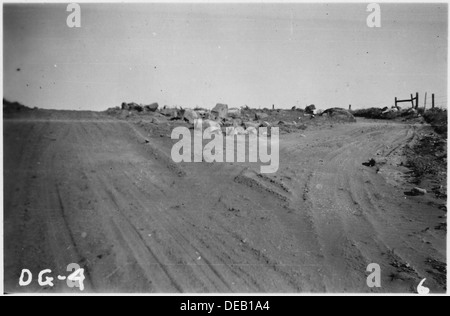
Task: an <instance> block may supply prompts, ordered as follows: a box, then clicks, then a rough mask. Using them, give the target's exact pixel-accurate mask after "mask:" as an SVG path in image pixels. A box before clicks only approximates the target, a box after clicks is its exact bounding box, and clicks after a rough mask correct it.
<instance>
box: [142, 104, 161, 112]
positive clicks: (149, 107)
mask: <svg viewBox="0 0 450 316" xmlns="http://www.w3.org/2000/svg"><path fill="white" fill-rule="evenodd" d="M157 109H158V103H156V102H155V103H152V104H148V105H144V110H145V111H149V112H155V111H156V110H157Z"/></svg>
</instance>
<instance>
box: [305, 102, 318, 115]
mask: <svg viewBox="0 0 450 316" xmlns="http://www.w3.org/2000/svg"><path fill="white" fill-rule="evenodd" d="M305 113H306V114H315V113H316V106H315V105H314V104H310V105H308V106H307V107H306V108H305Z"/></svg>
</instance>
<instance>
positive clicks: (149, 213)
mask: <svg viewBox="0 0 450 316" xmlns="http://www.w3.org/2000/svg"><path fill="white" fill-rule="evenodd" d="M31 112H32V113H34V114H28V113H31ZM31 112H27V116H24V117H22V118H17V117H16V118H15V119H6V120H4V122H3V124H4V197H5V203H4V220H5V223H4V230H5V238H4V239H5V252H4V254H5V291H7V292H16V291H19V292H22V291H32V292H36V291H40V292H54V291H58V292H65V291H78V290H77V289H70V288H68V287H67V285H66V284H65V282H61V281H55V287H52V288H51V287H46V288H42V287H39V286H38V285H37V282H33V283H32V284H31V285H29V286H28V287H19V286H18V278H19V275H20V271H21V269H22V268H27V269H30V270H31V271H32V272H33V275H34V278H35V279H36V278H37V273H38V272H39V271H41V270H43V269H47V268H48V269H51V270H52V271H53V272H52V274H53V275H52V276H54V277H55V276H56V275H58V274H65V275H67V272H66V267H67V265H68V264H69V263H72V262H76V263H78V264H80V265H81V266H82V267H84V268H85V269H86V276H87V279H86V290H87V291H94V292H371V291H375V292H412V291H415V287H416V286H417V285H418V283H419V282H420V280H421V279H423V278H427V281H426V283H425V286H427V287H429V288H430V289H431V292H432V293H433V292H434V293H436V292H443V291H444V287H445V283H443V281H442V280H443V279H442V273H443V272H442V271H443V269H442V264H443V263H444V262H445V261H446V259H445V258H446V254H445V236H446V230H442V229H436V228H435V227H436V226H437V225H439V224H440V223H441V222H442V218H440V217H442V216H444V215H445V211H444V210H443V209H442V205H445V200H443V199H442V198H441V199H439V198H437V197H432V196H428V195H427V196H426V198H424V197H423V196H408V195H405V194H404V192H405V191H407V190H408V189H409V188H410V187H412V186H413V185H412V184H409V183H408V182H407V180H408V179H406V178H405V177H404V176H403V175H404V174H405V172H407V171H408V169H406V167H404V166H403V165H402V164H401V163H400V162H401V159H403V158H402V155H401V151H402V148H403V146H404V145H405V144H408V143H409V142H411V141H413V140H414V137H416V134H417V133H418V131H420V130H421V129H422V127H420V126H412V125H408V124H400V123H386V122H370V121H365V120H358V122H357V123H354V124H339V125H335V126H327V128H319V127H317V128H311V129H307V130H304V131H301V133H302V136H299V133H292V134H286V135H282V137H281V139H280V168H279V170H278V172H277V173H275V174H260V173H259V166H257V165H253V164H248V163H247V164H240V163H213V164H210V163H206V162H201V163H181V164H175V163H173V162H172V160H171V159H170V149H171V146H172V144H173V141H172V140H171V139H170V137H168V136H170V130H171V126H172V125H171V123H170V122H167V123H163V124H156V123H151V122H150V121H146V120H143V121H142V122H141V123H140V124H139V123H133V122H131V121H130V120H127V119H124V120H120V119H116V118H112V117H111V116H107V115H104V114H100V113H92V112H58V111H46V112H41V111H31ZM36 112H39V114H36ZM43 113H44V114H43ZM372 157H375V159H376V160H377V161H383V164H380V165H378V166H377V167H368V166H364V165H362V163H363V162H365V161H368V160H369V159H370V158H372ZM408 186H409V187H408ZM369 263H378V264H379V265H380V266H381V272H382V287H381V288H368V287H367V285H366V277H367V275H368V273H367V272H366V267H367V265H368V264H369Z"/></svg>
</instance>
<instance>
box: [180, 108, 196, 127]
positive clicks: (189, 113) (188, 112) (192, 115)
mask: <svg viewBox="0 0 450 316" xmlns="http://www.w3.org/2000/svg"><path fill="white" fill-rule="evenodd" d="M183 118H184V119H185V120H186V121H188V122H189V123H191V124H194V121H195V120H196V119H198V118H199V115H198V114H197V112H195V111H194V110H192V109H185V110H184V113H183Z"/></svg>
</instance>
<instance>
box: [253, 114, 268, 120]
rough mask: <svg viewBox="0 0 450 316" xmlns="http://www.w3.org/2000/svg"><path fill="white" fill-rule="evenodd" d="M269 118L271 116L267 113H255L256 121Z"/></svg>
mask: <svg viewBox="0 0 450 316" xmlns="http://www.w3.org/2000/svg"><path fill="white" fill-rule="evenodd" d="M267 117H269V115H268V114H267V113H263V112H256V113H255V119H257V120H263V119H265V118H267Z"/></svg>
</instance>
